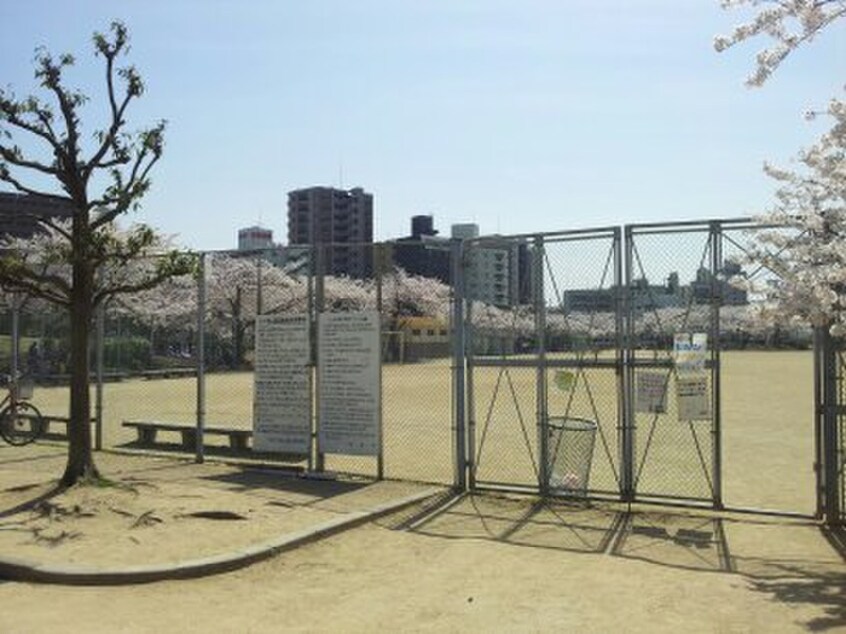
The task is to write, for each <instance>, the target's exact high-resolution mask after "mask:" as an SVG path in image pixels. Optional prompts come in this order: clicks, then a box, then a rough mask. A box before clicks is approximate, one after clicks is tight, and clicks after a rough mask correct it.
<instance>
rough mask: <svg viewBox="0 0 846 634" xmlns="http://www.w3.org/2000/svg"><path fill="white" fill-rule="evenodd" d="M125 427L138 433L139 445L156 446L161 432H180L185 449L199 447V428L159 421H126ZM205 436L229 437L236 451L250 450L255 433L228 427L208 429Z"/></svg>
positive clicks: (205, 430)
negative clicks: (158, 434)
mask: <svg viewBox="0 0 846 634" xmlns="http://www.w3.org/2000/svg"><path fill="white" fill-rule="evenodd" d="M123 426H124V427H130V428H134V429H135V431H136V432H137V433H138V443H139V444H141V445H147V446H149V445H154V444H155V443H156V435H157V432H159V431H173V432H178V433H179V434H180V435H181V436H182V446H183V448H185V449H188V450H193V449H194V448H195V447H196V446H197V428H196V427H193V426H192V427H189V426H187V425H179V424H176V423H161V422H157V421H140V420H125V421H123ZM203 433H204V435H217V436H228V437H229V447H230V448H231V449H233V450H235V451H245V450H247V449H249V447H248V442H247V441H248V440H249V439H250V438H251V437H252V435H253V432H252V431H250V430H249V429H230V428H226V427H206V428H204V429H203Z"/></svg>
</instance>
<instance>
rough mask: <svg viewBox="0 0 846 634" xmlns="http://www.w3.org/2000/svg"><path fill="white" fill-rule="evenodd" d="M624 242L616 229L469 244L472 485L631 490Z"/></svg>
mask: <svg viewBox="0 0 846 634" xmlns="http://www.w3.org/2000/svg"><path fill="white" fill-rule="evenodd" d="M621 244H622V240H621V232H620V229H619V228H616V227H613V228H605V229H595V230H588V231H570V232H562V233H555V234H546V235H532V236H517V237H509V238H492V239H478V240H471V241H467V242H466V243H465V252H464V260H463V268H464V271H465V279H464V285H465V296H466V298H467V299H468V302H467V304H468V309H467V316H466V323H467V326H468V327H467V331H468V340H467V373H468V374H467V376H468V383H467V395H468V408H469V410H468V450H467V455H468V466H469V478H470V486H471V487H477V486H478V487H506V488H517V489H532V490H540V491H541V492H544V493H552V494H555V493H560V492H563V493H565V494H572V493H578V494H581V495H592V496H609V495H610V496H614V497H617V496H619V494H620V491H621V490H623V488H624V484H623V482H622V480H621V478H622V474H621V471H620V464H621V451H622V440H623V437H622V435H623V429H622V427H621V426H620V424H619V421H621V420H622V418H623V412H622V402H623V401H622V396H623V372H622V369H623V346H622V342H623V339H622V335H623V329H622V323H623V322H622V317H623V311H622V305H621V301H622V295H621V289H622V285H621V275H622V268H621V266H622V250H621ZM573 442H578V443H580V444H582V445H584V452H583V453H584V455H581V456H578V457H577V460H576V462H575V463H574V462H572V461H571V460H569V459H567V458H566V454H567V453H568V452H569V450H570V446H571V445H572V443H573ZM560 469H563V471H562V470H560Z"/></svg>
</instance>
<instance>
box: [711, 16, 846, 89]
mask: <svg viewBox="0 0 846 634" xmlns="http://www.w3.org/2000/svg"><path fill="white" fill-rule="evenodd" d="M720 5H721V6H722V7H723V8H724V9H741V8H749V9H752V11H753V15H752V16H751V17H750V18H749V19H748V20H747V21H746V22H744V23H742V24H740V25H738V26H736V27H735V28H734V29H733V30H732V32H731V34H729V35H718V36H717V37H716V38H714V48H716V49H717V51H719V52H722V51H725V50H727V49H729V48H731V47H732V46H735V45H737V44H740V43H742V42H745V41H747V40H751V39H755V38H757V37H766V38H769V39H770V40H771V41H772V42H771V44H770V45H769V46H767V47H766V48H764V49H762V50H761V51H760V52H759V53H758V54H757V56H756V58H755V62H756V64H755V70H754V72H753V73H752V74H751V75H750V76H749V77H748V78H747V80H746V83H747V85H749V86H762V85H763V84H764V83H765V82H766V81H767V79H769V78H770V76H771V75H772V74H773V73H774V72H775V70H776V69H777V68H778V67H779V66H780V65H781V63H782V62H783V61H784V60H785V59H786V58H787V57H788V55H790V54H791V53H792V52H793V51H795V50H796V49H797V48H799V47H800V46H802V45H803V44H805V43H808V42H811V41H812V40H813V39H814V38H816V37H817V36H818V35H819V34H820V33H821V32H822V31H823V30H824V29H825V28H826V27H828V26H830V25H831V24H832V23H833V22H835V21H836V20H838V19H840V18H842V17H844V16H846V0H720Z"/></svg>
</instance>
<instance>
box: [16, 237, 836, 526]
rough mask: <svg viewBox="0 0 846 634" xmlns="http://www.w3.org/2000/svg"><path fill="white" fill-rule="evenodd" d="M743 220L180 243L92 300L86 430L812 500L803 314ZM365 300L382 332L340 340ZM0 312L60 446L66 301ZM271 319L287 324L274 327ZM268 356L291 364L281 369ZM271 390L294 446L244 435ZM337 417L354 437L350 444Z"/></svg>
mask: <svg viewBox="0 0 846 634" xmlns="http://www.w3.org/2000/svg"><path fill="white" fill-rule="evenodd" d="M753 229H755V225H753V224H752V223H749V222H745V221H744V222H733V221H726V222H705V223H694V222H690V223H675V224H664V225H637V226H629V227H625V228H617V227H611V228H600V229H592V230H580V231H570V232H559V233H552V234H538V235H527V236H512V237H501V236H496V237H487V238H475V239H468V240H464V241H456V240H453V241H450V240H437V239H428V240H425V241H421V242H413V241H397V242H392V243H381V244H328V245H320V246H317V247H308V246H300V247H295V246H292V247H285V248H281V247H277V248H273V249H266V250H256V251H232V252H215V253H205V254H197V271H196V273H195V274H194V275H191V276H187V277H185V278H179V279H173V280H171V281H169V282H167V283H165V284H163V285H161V286H160V287H157V288H155V289H152V290H150V291H145V292H143V293H134V294H132V295H124V296H118V297H115V298H114V299H112V300H110V301H109V302H108V303H107V304H106V305H105V306H104V307H103V309H102V311H101V312H100V313H99V314H98V318H97V323H96V324H95V325H94V326H93V328H94V329H95V336H94V337H93V340H94V342H96V345H92V351H91V355H92V356H91V360H92V368H93V375H92V378H93V383H92V402H93V403H94V408H93V411H92V414H93V415H94V418H95V420H96V424H95V433H94V434H93V436H94V437H95V439H96V443H97V446H98V447H99V448H104V449H116V450H127V451H133V452H153V453H155V452H161V451H168V452H178V453H181V454H184V455H185V456H186V457H191V456H197V457H202V458H206V457H213V456H221V457H227V458H231V459H238V460H252V461H256V460H258V461H262V462H275V463H280V464H285V465H289V466H291V467H293V468H299V469H311V470H325V471H330V472H343V473H348V474H354V475H358V476H363V477H388V478H400V479H410V480H420V481H430V482H439V483H453V482H457V483H459V484H462V483H464V482H465V476H466V481H467V482H469V485H470V486H471V487H506V488H519V489H527V490H541V491H543V492H546V493H550V494H561V495H588V496H599V497H612V498H622V499H628V500H637V499H643V500H653V499H657V500H665V501H666V500H678V501H681V502H684V503H703V504H711V505H716V506H720V505H723V504H726V505H729V506H744V507H751V506H758V507H762V506H765V507H771V508H780V509H790V510H801V511H809V510H813V505H814V502H813V500H814V491H815V486H816V485H815V474H814V472H813V464H814V462H815V458H814V452H815V451H818V450H819V449H818V447H815V445H814V442H815V438H819V434H818V433H817V434H815V433H814V428H813V420H814V417H813V402H812V398H811V395H812V393H813V390H812V386H811V381H812V380H813V379H812V377H813V372H812V366H813V356H812V355H811V353H810V346H811V339H810V331H809V330H808V329H807V328H805V327H802V326H801V325H799V326H797V325H796V324H793V323H785V322H780V321H778V320H777V319H772V318H771V317H772V315H770V314H769V313H768V310H769V307H770V305H771V303H772V302H771V301H770V300H771V298H770V297H769V293H768V289H773V288H776V287H777V285H778V283H779V278H778V275H777V273H776V272H774V271H772V270H770V269H768V268H766V267H763V266H761V265H760V264H756V261H757V260H756V253H755V250H756V249H757V248H759V245H758V243H757V242H756V237H755V232H754V231H753ZM363 314H368V315H371V317H372V318H371V321H370V322H368V323H372V324H376V326H375V328H376V331H375V332H372V333H370V334H366V332H365V331H366V328H365V329H364V330H361V332H359V333H358V335H356V336H355V337H352V336H351V335H350V333H349V332H348V333H347V335H350V336H347V337H346V339H344V338H343V337H341V335H342V334H343V332H342V331H341V330H338V328H339V326H338V324H340V323H342V322H343V321H344V319H346V318H355V319H357V318H358V316H359V315H363ZM273 324H276V326H273ZM280 324H286V325H284V326H283V325H280ZM361 325H362V328H364V321H362V322H361ZM368 327H369V326H368ZM0 328H2V329H3V332H4V333H7V336H6V337H4V338H3V339H2V340H0V341H5V342H6V345H4V346H0V371H2V372H8V371H11V370H12V369H14V368H17V370H18V371H24V372H28V373H30V374H33V375H36V377H37V389H36V391H35V394H34V396H33V402H34V403H35V404H36V405H37V406H38V407H39V408H41V410H42V412H43V413H44V414H46V415H48V417H50V418H52V419H54V420H55V426H52V427H51V429H52V430H54V431H56V432H57V433H56V434H53V437H52V438H53V440H51V441H56V442H61V441H60V437H61V433H60V432H61V431H62V429H63V428H62V425H63V424H64V422H63V421H64V420H66V417H67V411H68V388H67V383H68V373H69V368H68V350H69V345H68V340H69V326H68V320H67V317H66V315H65V313H63V312H62V311H61V310H59V309H56V308H51V307H50V306H49V305H46V304H44V303H42V302H37V301H35V300H32V299H27V298H25V297H13V298H11V300H10V301H9V302H8V307H7V310H6V311H5V313H4V314H3V315H0ZM273 328H276V330H273ZM263 329H264V330H263ZM327 329H328V330H327ZM272 330H273V332H275V333H276V335H274V336H276V337H277V338H278V337H282V338H283V339H284V337H289V336H291V337H294V339H291V340H290V342H289V343H284V342H282V343H279V341H282V339H279V341H277V342H276V343H272V342H271V343H269V344H268V343H267V342H268V341H270V339H268V338H267V337H271V334H270V333H271V331H272ZM368 332H369V331H368ZM262 333H264V334H262ZM280 333H281V334H280ZM292 333H294V334H292ZM297 333H298V334H297ZM321 333H323V334H322V335H321ZM339 333H340V334H339ZM13 334H14V335H16V337H17V340H18V345H17V348H15V346H13V345H12V344H11V342H12V340H13V339H14V338H15V337H13ZM359 335H360V336H359ZM371 335H372V339H368V340H367V341H369V343H366V342H364V339H361V337H365V338H366V337H371ZM263 337H264V338H263ZM296 337H299V339H296ZM332 337H334V339H333V338H332ZM338 337H341V338H338ZM356 337H359V338H358V339H356ZM359 339H360V340H359ZM262 342H265V343H262ZM297 342H299V343H297ZM273 346H277V347H273ZM279 346H281V347H279ZM297 346H301V347H299V348H298V347H297ZM333 346H335V347H337V350H334V351H333V348H332V347H333ZM344 346H353V348H349V349H348V348H344ZM15 349H16V350H17V353H16V354H13V350H15ZM347 349H348V350H349V351H350V354H346V353H343V354H342V352H343V350H347ZM272 351H276V352H272ZM277 352H278V354H280V355H282V356H283V357H285V359H287V360H286V361H284V363H286V364H288V365H286V366H285V372H288V373H289V374H291V373H292V374H291V376H294V375H296V376H295V379H296V380H295V381H294V379H291V381H294V382H293V383H291V382H289V383H285V384H284V385H283V384H280V383H278V381H280V380H283V379H280V378H279V376H280V375H279V374H278V372H277V371H278V370H279V367H278V363H277V361H275V360H274V359H275V357H273V355H275V354H277ZM333 353H337V354H333ZM371 354H372V355H375V356H373V357H372V359H375V361H372V359H371V357H370V356H367V355H371ZM285 355H287V356H285ZM356 355H358V356H356ZM344 356H347V357H349V359H353V361H350V360H349V359H348V360H347V361H346V362H344V363H345V364H346V365H345V364H344V363H340V361H339V360H342V358H343V357H344ZM368 359H371V360H368ZM280 363H281V362H280ZM333 364H334V365H333ZM356 364H358V365H356ZM368 364H369V368H370V369H369V370H368V369H366V367H367V366H368ZM330 366H331V367H330ZM332 368H334V369H332ZM330 370H331V371H330ZM274 372H277V374H274ZM359 375H361V376H366V377H368V378H367V379H366V381H365V382H364V383H361V382H359V383H356V381H358V379H355V380H353V378H354V376H359ZM284 380H288V379H284ZM362 380H363V379H362ZM274 381H277V383H273V382H274ZM806 382H807V383H808V385H807V386H806V385H805V383H806ZM274 385H275V387H273V386H274ZM268 386H270V387H268ZM280 386H281V387H280ZM806 387H807V388H808V389H807V390H806V389H805V388H806ZM268 390H270V391H274V390H275V392H277V393H286V392H291V391H297V394H299V396H298V397H297V398H294V397H291V398H288V397H287V396H286V397H285V398H287V399H288V400H284V399H283V400H282V401H278V400H277V401H273V399H272V398H271V396H270V395H269V392H268ZM368 390H370V391H368ZM347 391H349V393H348V392H347ZM373 394H375V397H372V395H373ZM289 396H290V395H289ZM371 397H372V398H371ZM268 399H269V400H268ZM297 399H299V400H297ZM368 399H370V400H368ZM803 399H805V400H803ZM271 401H273V402H271ZM371 401H372V402H371ZM270 406H272V407H276V408H277V410H278V411H277V412H276V414H273V415H272V416H271V418H273V416H277V417H278V418H279V419H280V420H281V419H285V420H286V421H288V422H287V423H285V425H289V428H286V429H288V431H289V432H290V433H294V432H291V430H292V429H293V430H294V431H295V432H296V434H299V436H298V438H299V440H298V441H297V443H299V444H297V443H293V444H292V445H291V447H295V448H293V449H291V448H289V449H285V450H283V449H280V447H283V446H285V447H287V446H288V445H284V443H283V444H277V445H274V444H273V443H272V442H269V444H268V441H267V440H266V439H265V440H261V441H260V442H258V445H257V444H256V443H257V435H261V434H263V433H265V432H264V431H262V428H261V425H262V424H263V423H262V419H261V418H262V416H263V415H264V414H262V412H265V413H266V412H267V410H266V409H263V408H266V407H270ZM294 410H296V412H297V413H296V416H295V415H294V414H292V413H291V412H294ZM805 410H808V411H805ZM286 412H287V413H286ZM362 416H364V418H366V419H367V420H364V418H362V419H361V420H359V418H357V417H362ZM293 418H296V419H297V421H294V422H291V421H292V420H293ZM268 420H269V419H268ZM272 422H273V421H271V423H272ZM280 424H281V423H280ZM356 426H357V427H356ZM353 428H355V429H353ZM332 430H334V431H332ZM338 430H340V431H338ZM356 430H357V431H356ZM265 431H266V430H265ZM353 432H355V433H359V434H360V435H362V438H364V437H367V439H368V440H367V442H364V441H362V444H361V445H360V446H358V447H357V448H355V449H354V450H353V449H350V450H347V449H344V447H347V448H349V447H351V445H349V444H348V445H344V444H343V443H340V444H339V441H338V437H340V436H343V435H344V434H347V436H349V435H350V434H352V433H353ZM286 433H288V432H286ZM332 434H336V435H337V434H340V436H338V437H334V436H332ZM841 436H842V434H841ZM277 440H278V438H277ZM289 440H290V439H289ZM347 440H349V438H347ZM344 442H346V441H344ZM365 445H366V446H365ZM339 447H340V449H339ZM7 455H9V456H10V457H11V453H9V454H7ZM817 462H818V461H817Z"/></svg>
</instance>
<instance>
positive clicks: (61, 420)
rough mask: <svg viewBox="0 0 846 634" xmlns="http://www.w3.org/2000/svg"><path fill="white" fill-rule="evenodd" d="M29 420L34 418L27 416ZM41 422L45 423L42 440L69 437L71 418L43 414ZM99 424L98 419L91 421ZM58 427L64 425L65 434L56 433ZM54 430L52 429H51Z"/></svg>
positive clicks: (93, 423)
mask: <svg viewBox="0 0 846 634" xmlns="http://www.w3.org/2000/svg"><path fill="white" fill-rule="evenodd" d="M27 418H33V417H32V416H27ZM41 420H43V421H44V432H43V433H42V434H41V437H42V438H46V439H47V440H65V439H67V437H68V422H69V421H70V418H68V417H67V416H54V415H53V414H42V415H41ZM96 423H97V419H96V418H92V419H91V424H92V425H95V424H96ZM57 425H64V432H59V431H56V426H57ZM51 428H52V429H51Z"/></svg>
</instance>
